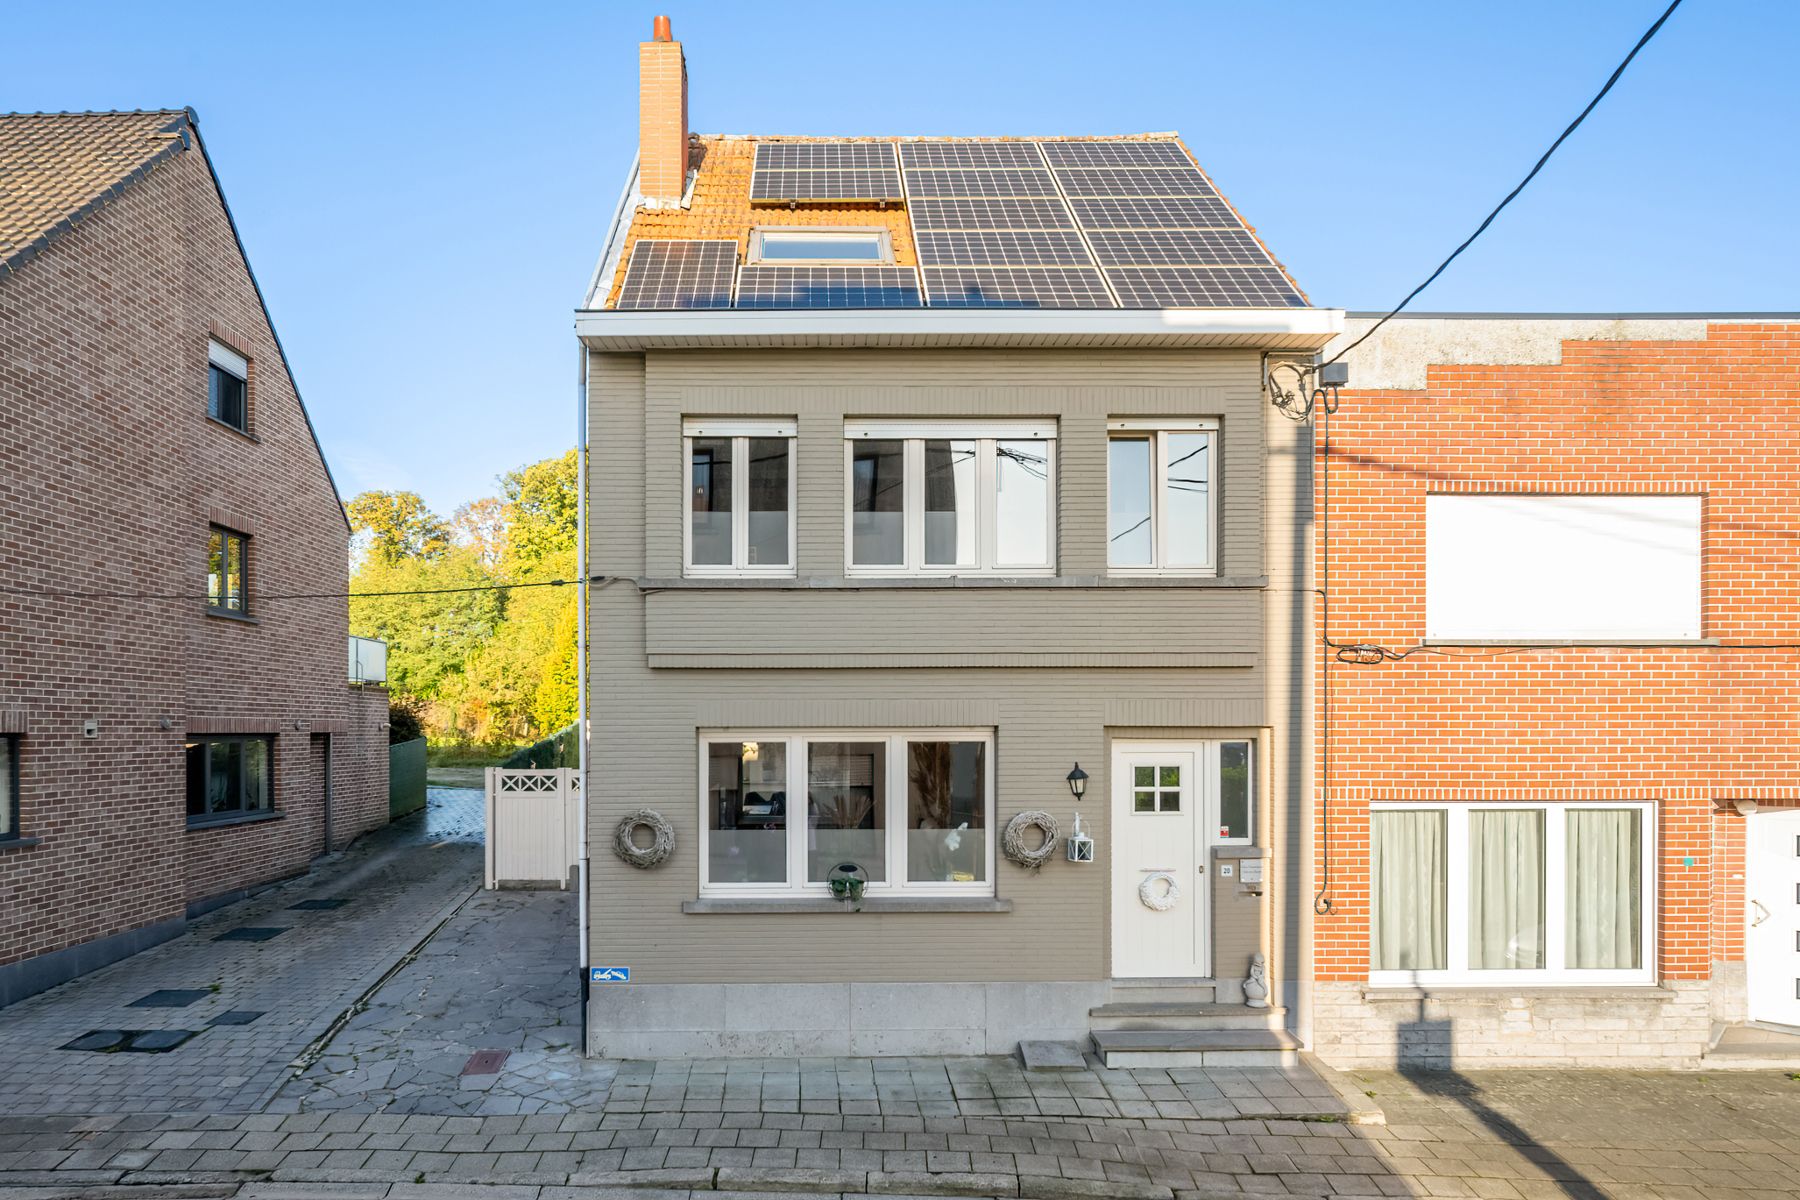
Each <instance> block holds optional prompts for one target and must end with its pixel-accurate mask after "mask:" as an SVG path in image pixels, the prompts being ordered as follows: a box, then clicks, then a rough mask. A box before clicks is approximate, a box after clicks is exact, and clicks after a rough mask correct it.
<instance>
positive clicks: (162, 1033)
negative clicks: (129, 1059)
mask: <svg viewBox="0 0 1800 1200" xmlns="http://www.w3.org/2000/svg"><path fill="white" fill-rule="evenodd" d="M199 1032H200V1031H199V1030H198V1029H90V1030H88V1032H86V1033H84V1034H82V1035H81V1036H80V1037H78V1038H76V1039H75V1040H74V1041H72V1042H65V1043H64V1044H63V1045H62V1047H61V1048H62V1049H64V1050H87V1051H90V1052H92V1053H96V1054H167V1053H168V1052H169V1051H171V1050H173V1049H175V1047H177V1046H179V1045H181V1044H182V1043H183V1042H185V1041H187V1040H188V1039H189V1038H191V1037H194V1036H196V1035H198V1034H199Z"/></svg>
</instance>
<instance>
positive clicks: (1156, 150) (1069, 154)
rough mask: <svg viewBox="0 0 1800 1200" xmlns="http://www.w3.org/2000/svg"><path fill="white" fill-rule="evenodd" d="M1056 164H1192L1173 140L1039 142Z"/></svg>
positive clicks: (1151, 165) (1046, 156)
mask: <svg viewBox="0 0 1800 1200" xmlns="http://www.w3.org/2000/svg"><path fill="white" fill-rule="evenodd" d="M1039 145H1041V146H1042V147H1043V149H1044V157H1045V158H1046V159H1048V160H1049V161H1050V165H1051V166H1053V167H1191V166H1193V165H1194V164H1193V160H1191V159H1190V158H1188V156H1187V153H1186V152H1185V151H1183V150H1182V148H1181V147H1180V146H1178V145H1176V144H1175V143H1174V142H1040V143H1039Z"/></svg>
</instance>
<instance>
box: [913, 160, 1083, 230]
mask: <svg viewBox="0 0 1800 1200" xmlns="http://www.w3.org/2000/svg"><path fill="white" fill-rule="evenodd" d="M910 174H911V172H908V175H910ZM907 208H908V209H909V210H910V211H911V213H912V220H913V226H914V228H916V229H919V230H926V229H1073V228H1075V220H1074V218H1073V217H1071V216H1070V215H1069V208H1068V205H1066V204H1064V203H1063V202H1062V201H1061V200H1038V199H1032V198H1029V197H1015V198H1010V199H995V200H934V199H921V198H919V197H916V196H915V197H913V198H912V199H910V200H908V201H907Z"/></svg>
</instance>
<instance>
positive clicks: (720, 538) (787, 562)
mask: <svg viewBox="0 0 1800 1200" xmlns="http://www.w3.org/2000/svg"><path fill="white" fill-rule="evenodd" d="M794 432H795V428H794V422H792V421H737V420H727V421H708V420H698V419H690V420H687V421H684V422H683V423H682V434H683V439H682V440H683V445H684V446H685V447H686V451H687V464H688V479H687V488H688V520H687V525H686V528H685V531H684V541H685V543H686V556H685V561H686V563H687V570H688V573H689V574H691V575H791V574H793V573H794Z"/></svg>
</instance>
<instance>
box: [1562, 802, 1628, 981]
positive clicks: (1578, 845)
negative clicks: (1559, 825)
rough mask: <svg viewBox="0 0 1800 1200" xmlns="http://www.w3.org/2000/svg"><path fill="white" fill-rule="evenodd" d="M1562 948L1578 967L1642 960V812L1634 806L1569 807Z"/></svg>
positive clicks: (1621, 966) (1610, 966)
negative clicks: (1564, 941)
mask: <svg viewBox="0 0 1800 1200" xmlns="http://www.w3.org/2000/svg"><path fill="white" fill-rule="evenodd" d="M1567 815H1568V821H1569V848H1568V871H1567V874H1568V897H1569V900H1568V909H1569V912H1568V934H1567V937H1568V951H1567V954H1566V956H1565V957H1566V958H1567V960H1568V965H1569V967H1571V968H1573V969H1578V970H1582V969H1585V970H1630V969H1633V968H1636V967H1638V966H1641V965H1642V955H1641V947H1640V946H1639V944H1638V943H1639V940H1640V939H1639V930H1640V928H1641V926H1640V919H1641V917H1642V915H1643V912H1642V904H1643V897H1642V880H1641V879H1640V878H1639V876H1640V873H1641V864H1642V862H1643V829H1642V827H1641V826H1642V816H1643V814H1642V813H1641V812H1640V811H1639V810H1638V809H1635V808H1591V809H1590V808H1577V809H1571V810H1570V811H1569V813H1568V814H1567Z"/></svg>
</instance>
